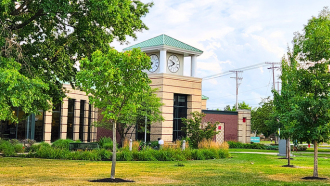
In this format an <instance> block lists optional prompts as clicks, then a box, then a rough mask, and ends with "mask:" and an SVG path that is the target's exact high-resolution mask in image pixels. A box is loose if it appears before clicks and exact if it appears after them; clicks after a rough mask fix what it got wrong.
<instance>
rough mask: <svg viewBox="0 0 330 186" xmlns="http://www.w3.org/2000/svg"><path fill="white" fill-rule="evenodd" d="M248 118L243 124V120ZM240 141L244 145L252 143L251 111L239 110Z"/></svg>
mask: <svg viewBox="0 0 330 186" xmlns="http://www.w3.org/2000/svg"><path fill="white" fill-rule="evenodd" d="M244 117H245V118H246V120H245V122H243V118H244ZM237 132H238V135H237V136H238V141H239V142H242V143H250V137H251V111H250V110H238V130H237Z"/></svg>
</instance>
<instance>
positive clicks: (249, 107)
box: [223, 101, 252, 111]
mask: <svg viewBox="0 0 330 186" xmlns="http://www.w3.org/2000/svg"><path fill="white" fill-rule="evenodd" d="M238 109H247V110H251V109H252V107H251V106H250V105H249V104H247V103H245V101H243V102H241V103H238ZM223 110H224V111H236V106H235V105H233V106H232V108H230V105H227V106H225V108H223Z"/></svg>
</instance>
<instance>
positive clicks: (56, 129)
mask: <svg viewBox="0 0 330 186" xmlns="http://www.w3.org/2000/svg"><path fill="white" fill-rule="evenodd" d="M61 104H62V103H58V104H56V105H55V107H54V108H53V111H52V113H53V115H52V133H51V134H52V137H51V141H52V142H54V141H56V140H58V139H59V138H60V125H61Z"/></svg>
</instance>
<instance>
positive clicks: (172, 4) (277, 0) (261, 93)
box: [110, 0, 330, 110]
mask: <svg viewBox="0 0 330 186" xmlns="http://www.w3.org/2000/svg"><path fill="white" fill-rule="evenodd" d="M141 1H142V2H144V3H148V2H151V1H150V0H141ZM153 2H154V6H153V7H152V8H151V9H150V12H149V13H148V14H147V15H146V16H145V17H143V18H142V20H143V22H144V23H145V24H146V25H147V26H148V27H149V30H144V31H143V32H138V33H137V40H134V39H132V38H129V39H128V41H129V44H123V45H121V44H120V43H119V42H116V41H115V42H113V43H111V44H110V45H111V46H113V47H115V48H116V49H117V50H119V51H122V49H123V48H126V47H128V46H131V45H134V44H136V43H139V42H142V41H145V40H147V39H150V38H152V37H155V36H158V35H161V34H166V35H168V36H171V37H173V38H175V39H177V40H180V41H182V42H184V43H187V44H189V45H191V46H193V47H196V48H198V49H200V50H202V51H203V54H202V55H201V56H199V57H197V77H199V78H203V77H206V76H209V75H213V74H219V73H222V72H226V71H229V70H235V69H238V68H243V67H247V66H251V65H255V64H259V63H265V62H280V61H281V59H282V57H283V56H284V55H285V54H286V52H287V48H288V47H291V48H292V39H293V36H294V32H297V31H298V32H302V30H303V27H304V25H305V24H307V22H308V20H309V19H311V17H312V16H318V14H319V12H320V11H321V10H322V9H323V7H325V6H329V5H330V1H328V0H313V1H312V0H267V1H266V0H155V1H153ZM189 63H190V59H189V58H185V62H184V65H185V73H184V75H190V74H189V69H190V64H189ZM269 67H270V66H268V67H260V68H257V69H253V70H248V71H244V72H243V73H242V77H243V79H242V81H241V85H240V86H239V93H238V101H239V102H242V101H245V102H246V103H247V104H249V105H250V106H252V107H258V106H259V103H260V102H261V101H262V99H263V98H267V97H268V96H270V97H272V93H271V89H272V86H273V79H272V77H273V76H272V71H271V69H267V68H269ZM279 75H280V72H279V71H278V70H276V71H275V81H279V80H278V76H279ZM234 76H235V75H234V74H232V75H228V76H223V77H219V78H213V79H209V80H203V81H202V94H203V95H205V96H207V97H209V100H208V101H207V108H208V109H210V110H215V109H220V110H223V108H224V107H225V106H226V105H231V106H233V105H235V103H236V82H235V79H234V78H230V77H234ZM276 89H277V85H276Z"/></svg>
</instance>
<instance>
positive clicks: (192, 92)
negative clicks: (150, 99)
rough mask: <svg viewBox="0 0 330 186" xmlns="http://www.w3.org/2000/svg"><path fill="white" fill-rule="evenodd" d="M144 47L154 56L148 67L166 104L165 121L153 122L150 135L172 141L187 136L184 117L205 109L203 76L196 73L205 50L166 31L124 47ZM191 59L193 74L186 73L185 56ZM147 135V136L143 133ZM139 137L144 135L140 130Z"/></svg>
mask: <svg viewBox="0 0 330 186" xmlns="http://www.w3.org/2000/svg"><path fill="white" fill-rule="evenodd" d="M133 48H140V49H141V50H142V51H143V52H145V53H146V54H147V55H149V56H150V59H151V62H152V64H151V69H149V70H146V72H147V73H148V75H149V78H150V79H151V81H152V83H151V85H150V86H151V87H152V88H158V91H157V95H158V96H159V97H160V99H161V102H163V103H164V105H163V106H162V107H161V111H162V115H163V117H164V119H165V120H164V121H163V122H160V123H153V124H152V125H151V128H150V139H148V138H147V141H149V140H150V141H156V140H157V139H158V138H162V139H163V140H164V141H165V142H172V141H175V140H177V139H181V138H182V137H185V134H183V133H182V132H181V127H182V126H183V124H182V121H181V118H187V117H190V113H191V112H194V111H199V112H201V109H202V90H201V88H202V79H201V78H197V77H196V75H197V74H196V70H197V69H196V66H197V64H196V63H197V56H199V55H201V54H202V53H203V51H201V50H199V49H197V48H195V47H192V46H190V45H188V44H186V43H183V42H181V41H179V40H177V39H174V38H172V37H170V36H167V35H165V34H162V35H159V36H156V37H154V38H151V39H148V40H146V41H143V42H141V43H138V44H136V45H133V46H130V47H127V48H125V49H124V51H126V50H131V49H133ZM185 57H189V58H190V59H191V69H190V76H184V75H183V72H184V58H185ZM142 137H143V136H142ZM137 138H138V139H141V135H139V133H137Z"/></svg>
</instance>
